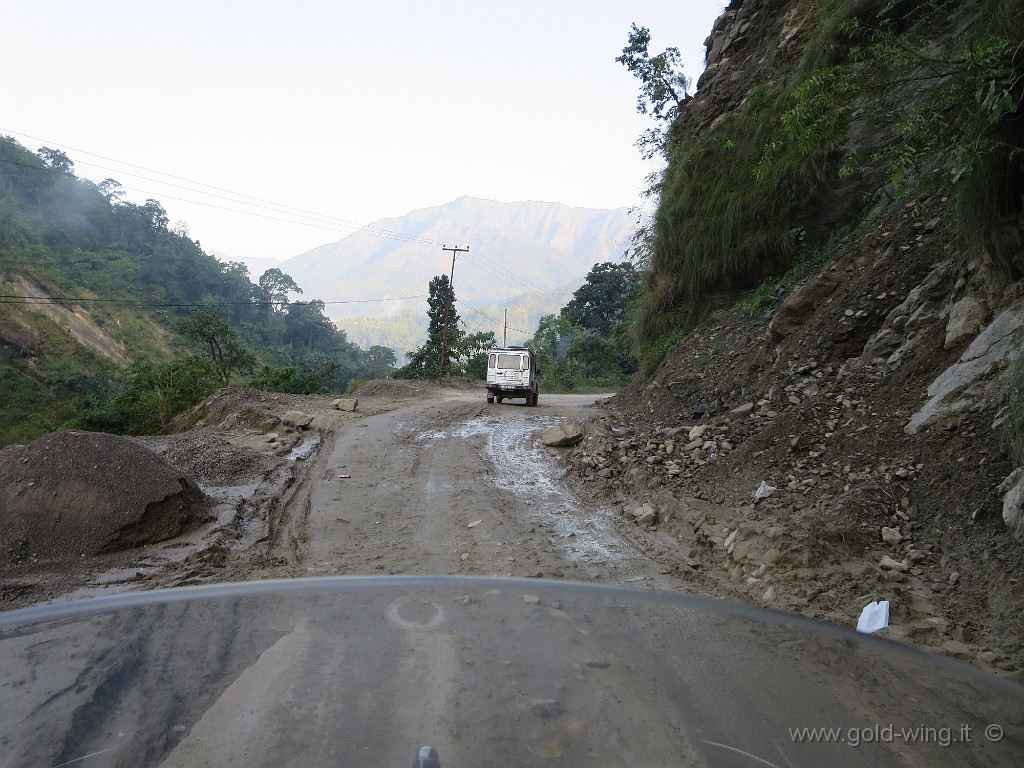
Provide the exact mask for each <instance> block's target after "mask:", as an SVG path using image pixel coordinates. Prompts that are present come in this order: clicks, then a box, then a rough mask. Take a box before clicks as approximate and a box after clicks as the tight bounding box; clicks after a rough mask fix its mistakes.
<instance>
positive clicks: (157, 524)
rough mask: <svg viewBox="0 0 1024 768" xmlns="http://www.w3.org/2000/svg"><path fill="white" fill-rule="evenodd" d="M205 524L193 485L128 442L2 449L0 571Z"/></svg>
mask: <svg viewBox="0 0 1024 768" xmlns="http://www.w3.org/2000/svg"><path fill="white" fill-rule="evenodd" d="M209 517H210V515H209V507H208V504H207V499H206V496H205V495H204V494H203V492H202V491H201V490H200V488H199V486H198V485H196V483H195V482H194V481H193V480H192V479H191V478H189V477H187V476H186V475H184V474H183V473H181V472H179V471H178V470H176V469H175V468H174V467H172V466H171V465H170V464H168V463H167V462H166V461H164V460H163V459H162V458H160V457H159V456H158V455H157V454H155V453H153V452H152V451H150V450H148V449H146V448H143V447H142V446H140V445H139V444H138V443H136V442H134V441H132V440H130V439H129V438H126V437H119V436H117V435H107V434H103V433H98V432H78V431H67V432H55V433H53V434H50V435H46V436H44V437H41V438H39V439H38V440H36V441H35V442H34V443H31V444H30V445H24V446H12V447H9V448H4V449H2V450H0V566H9V565H13V564H15V563H17V562H20V561H23V560H25V559H28V558H32V557H37V558H40V559H63V558H79V557H81V556H83V555H86V556H89V555H97V554H101V553H104V552H112V551H115V550H120V549H129V548H133V547H139V546H142V545H145V544H152V543H155V542H158V541H162V540H164V539H168V538H171V537H174V536H177V535H180V534H182V533H185V532H187V531H189V530H192V529H194V528H195V527H197V526H198V525H200V524H201V523H203V522H205V521H206V520H208V519H209Z"/></svg>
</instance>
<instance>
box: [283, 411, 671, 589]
mask: <svg viewBox="0 0 1024 768" xmlns="http://www.w3.org/2000/svg"><path fill="white" fill-rule="evenodd" d="M594 400H595V398H594V397H593V396H580V395H554V396H546V397H544V399H543V400H542V401H541V403H540V405H538V406H537V407H534V408H528V407H526V406H525V405H522V404H519V403H517V402H513V403H507V402H506V403H504V404H500V405H498V404H491V405H488V404H487V403H486V402H485V401H484V399H483V398H482V397H480V396H477V395H475V394H467V393H461V394H458V395H450V396H448V397H446V398H445V399H443V400H439V401H431V402H427V403H418V404H416V405H413V406H410V407H405V408H401V409H398V410H394V411H391V412H389V413H384V414H380V415H377V416H371V417H366V418H363V419H361V420H359V421H357V422H356V423H355V424H353V425H352V426H351V427H350V428H349V429H347V430H346V431H345V432H344V433H343V434H340V435H339V436H338V437H337V439H336V440H335V442H334V445H333V447H330V446H328V447H327V448H326V449H325V450H324V452H323V455H322V456H321V457H320V459H319V461H318V464H317V468H316V473H315V476H314V477H313V478H312V479H311V493H310V501H309V507H310V512H309V516H308V528H307V529H306V530H304V531H301V532H299V531H295V532H293V535H294V536H297V538H301V540H302V541H301V544H300V545H298V546H297V551H300V552H302V563H303V566H304V568H305V574H307V575H323V574H331V575H335V574H382V573H385V574H395V573H430V574H439V573H449V574H478V575H505V576H533V577H549V578H550V577H555V578H562V577H567V578H574V579H585V580H608V579H610V580H614V581H620V582H627V583H635V582H645V583H648V584H653V583H655V582H657V581H658V579H659V578H660V568H659V567H658V566H656V565H655V564H654V563H652V562H651V561H650V559H649V558H648V557H646V556H645V555H644V554H643V553H642V552H641V550H640V549H638V548H637V547H636V546H635V545H634V544H632V543H631V542H630V541H629V540H628V539H626V538H625V537H624V533H625V531H623V532H622V533H620V532H619V530H618V529H617V527H616V524H615V517H616V516H615V514H614V513H613V512H612V511H611V510H608V509H603V508H601V507H600V506H591V505H588V504H586V503H584V501H583V500H581V499H579V498H578V497H577V496H575V495H574V494H573V493H571V492H570V491H569V490H567V489H566V487H565V486H564V484H563V483H562V481H561V477H560V475H561V472H562V470H561V468H560V466H559V462H558V460H557V449H552V448H547V447H545V446H543V445H542V444H541V442H540V433H541V431H542V430H543V429H544V428H545V427H548V426H551V425H553V424H556V423H558V422H560V421H562V420H564V419H565V418H567V417H570V416H574V415H579V414H580V413H581V412H585V411H586V410H588V409H589V408H590V407H591V406H592V405H593V402H594ZM623 528H624V527H623Z"/></svg>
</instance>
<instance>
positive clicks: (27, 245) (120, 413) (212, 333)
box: [0, 137, 396, 445]
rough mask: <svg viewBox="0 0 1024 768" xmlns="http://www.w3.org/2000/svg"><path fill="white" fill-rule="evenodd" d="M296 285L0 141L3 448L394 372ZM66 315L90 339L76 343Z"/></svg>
mask: <svg viewBox="0 0 1024 768" xmlns="http://www.w3.org/2000/svg"><path fill="white" fill-rule="evenodd" d="M301 293H302V290H301V288H300V287H299V286H298V285H296V284H295V282H294V281H293V280H292V278H291V277H289V276H288V275H286V274H284V273H282V272H281V271H280V270H279V269H271V270H268V271H267V272H265V273H264V274H263V275H262V276H261V277H260V278H259V281H258V283H256V284H254V283H253V282H252V281H250V279H249V273H248V270H247V269H246V267H245V266H244V265H243V264H241V263H231V264H227V265H224V264H221V263H220V262H218V261H217V260H216V259H214V258H213V257H212V256H209V255H208V254H206V253H205V252H203V250H202V247H201V245H200V244H199V243H198V242H197V241H194V240H192V239H191V238H190V236H189V233H188V229H187V227H186V226H185V225H184V224H183V223H178V224H175V225H173V226H172V225H171V224H170V222H169V221H168V217H167V214H166V212H165V211H164V209H163V208H162V207H161V206H160V204H159V203H158V202H157V201H156V200H147V201H146V202H145V203H144V204H141V205H139V204H135V203H131V202H128V201H126V199H125V195H124V193H123V190H122V189H121V186H120V185H119V184H118V183H117V182H116V181H114V180H113V179H106V180H105V181H103V182H101V183H99V184H95V183H93V182H91V181H88V180H86V179H81V178H78V177H77V176H76V175H75V173H74V166H73V164H72V162H71V160H70V159H69V158H68V157H67V156H66V155H65V154H64V153H63V152H60V151H59V150H55V149H50V148H46V147H43V148H41V149H40V150H39V151H38V152H36V153H33V152H31V151H29V150H28V149H26V148H25V147H23V146H21V145H20V144H19V143H18V142H17V141H16V140H14V139H12V138H9V137H0V294H2V296H0V402H2V403H3V406H2V408H3V419H2V422H0V445H7V444H10V443H14V442H25V441H28V440H31V439H33V438H35V437H38V436H39V435H40V434H43V433H45V432H49V431H52V430H53V429H56V428H58V427H60V426H62V425H63V426H77V427H82V428H88V429H103V430H106V431H111V432H120V433H125V434H144V433H152V432H158V431H160V430H162V429H163V428H164V427H165V426H166V425H167V423H168V422H169V420H170V418H171V416H173V415H174V414H175V413H177V412H178V411H180V410H182V409H183V408H186V407H188V406H190V405H192V404H194V403H195V402H196V401H197V400H198V399H201V398H202V397H204V396H206V395H207V394H209V393H211V392H213V391H215V390H216V389H217V388H219V387H221V386H223V385H225V384H228V383H233V384H247V385H251V386H257V387H260V388H263V389H267V390H271V391H281V392H294V393H298V394H306V393H312V392H328V391H336V392H341V391H344V389H345V388H346V387H347V385H348V383H349V382H350V381H353V380H355V379H358V378H372V377H378V376H383V375H386V374H387V373H388V372H389V371H390V370H391V369H392V368H393V367H394V365H395V363H396V357H395V353H394V351H393V350H391V349H386V348H383V347H372V348H371V349H369V350H362V349H360V348H359V347H358V346H357V345H355V344H353V343H351V342H350V341H349V340H348V338H347V337H346V335H345V332H344V331H341V330H338V329H336V328H335V327H334V325H333V324H332V323H331V322H330V320H329V319H328V318H327V316H326V315H325V312H324V309H325V307H324V304H323V302H320V301H316V300H313V301H296V300H294V298H295V297H296V296H299V295H301ZM54 307H58V308H60V309H61V310H63V311H64V312H65V318H66V322H65V321H64V320H61V321H60V322H58V321H57V320H56V319H54V317H53V316H51V315H48V314H47V313H46V312H45V310H47V309H48V308H49V309H53V308H54ZM75 318H78V319H82V320H83V322H84V321H88V322H89V323H90V324H92V326H95V327H94V331H95V333H94V336H97V337H102V339H101V341H100V342H97V343H96V345H93V346H89V345H81V344H77V343H75V342H74V341H73V340H72V339H71V338H70V337H69V336H68V334H67V331H66V328H65V326H66V325H67V323H70V322H72V321H74V319H75ZM103 344H106V346H107V347H108V348H107V349H103V348H102V346H103ZM97 345H98V347H99V348H97ZM125 359H127V360H128V362H129V363H130V364H129V365H125V364H124V361H125Z"/></svg>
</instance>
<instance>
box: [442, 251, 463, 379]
mask: <svg viewBox="0 0 1024 768" xmlns="http://www.w3.org/2000/svg"><path fill="white" fill-rule="evenodd" d="M441 250H442V251H451V252H452V276H451V277H450V278H448V288H449V290H451V292H452V295H451V301H446V302H445V304H444V333H443V334H442V335H441V359H440V361H439V362H438V366H437V371H438V373H437V385H438V386H441V384H442V383H443V381H444V353H445V352H446V351H447V347H448V314H449V312H450V311H451V306H452V304H453V303H454V302H455V257H456V256H458V255H459V254H460V253H469V246H468V245H463V246H458V245H453V246H450V247H449V246H447V245H442V246H441Z"/></svg>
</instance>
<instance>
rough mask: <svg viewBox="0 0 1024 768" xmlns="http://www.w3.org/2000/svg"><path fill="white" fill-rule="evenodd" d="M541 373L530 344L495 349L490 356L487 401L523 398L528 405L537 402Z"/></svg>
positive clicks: (488, 359) (488, 356) (488, 357)
mask: <svg viewBox="0 0 1024 768" xmlns="http://www.w3.org/2000/svg"><path fill="white" fill-rule="evenodd" d="M538 373H539V371H538V370H537V360H536V357H535V356H534V353H533V350H531V349H529V348H528V347H508V348H507V349H492V350H491V351H490V354H488V355H487V384H485V386H486V387H487V402H488V403H493V402H494V401H495V400H497V401H498V402H499V403H500V402H501V401H502V400H504V399H505V398H506V397H524V398H526V404H527V405H529V406H534V405H536V404H537V397H538V395H539V390H538V387H537V374H538Z"/></svg>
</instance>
